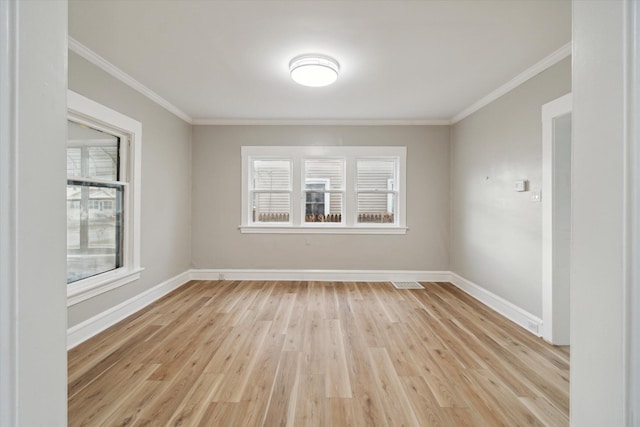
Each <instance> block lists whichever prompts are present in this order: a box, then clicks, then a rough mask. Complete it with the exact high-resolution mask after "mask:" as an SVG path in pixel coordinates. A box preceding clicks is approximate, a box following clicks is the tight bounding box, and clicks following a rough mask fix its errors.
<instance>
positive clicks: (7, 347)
mask: <svg viewBox="0 0 640 427" xmlns="http://www.w3.org/2000/svg"><path fill="white" fill-rule="evenodd" d="M15 14H16V3H15V0H11V1H0V22H1V23H2V24H1V25H0V29H1V30H0V40H2V42H1V43H0V93H2V97H0V342H1V343H2V345H1V346H0V425H3V426H4V425H7V426H8V425H17V417H16V409H15V408H16V395H17V393H16V390H17V383H16V368H17V365H16V363H17V360H18V359H17V345H16V318H15V246H14V242H15V227H14V224H15V212H14V207H15V202H14V198H15V191H14V185H15V177H14V167H13V162H12V160H13V159H12V157H13V153H14V152H15V151H14V149H15V126H14V117H15V116H14V111H15V97H14V88H15V73H14V66H15V63H16V60H15V53H16V52H15V46H16V40H15V34H16V31H15V30H16V19H15V17H16V15H15Z"/></svg>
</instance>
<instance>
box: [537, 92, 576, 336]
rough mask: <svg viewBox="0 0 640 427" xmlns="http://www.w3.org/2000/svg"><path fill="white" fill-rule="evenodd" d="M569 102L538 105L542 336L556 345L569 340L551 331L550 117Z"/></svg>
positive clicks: (566, 99) (568, 108)
mask: <svg viewBox="0 0 640 427" xmlns="http://www.w3.org/2000/svg"><path fill="white" fill-rule="evenodd" d="M572 105H573V102H572V95H571V94H570V93H569V94H567V95H565V96H562V97H560V98H558V99H555V100H553V101H551V102H549V103H547V104H544V105H543V106H542V338H544V340H545V341H548V342H550V343H552V344H557V345H566V344H569V343H568V342H565V341H567V340H568V337H558V336H554V333H553V307H554V287H553V257H554V254H553V182H554V179H553V169H554V167H553V164H554V146H553V137H554V132H553V121H554V119H555V118H556V117H560V116H564V115H566V114H570V113H571V110H572Z"/></svg>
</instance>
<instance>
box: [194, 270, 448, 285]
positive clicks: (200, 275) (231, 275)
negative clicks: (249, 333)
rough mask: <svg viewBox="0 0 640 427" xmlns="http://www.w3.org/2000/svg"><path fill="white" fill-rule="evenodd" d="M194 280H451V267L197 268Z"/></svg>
mask: <svg viewBox="0 0 640 427" xmlns="http://www.w3.org/2000/svg"><path fill="white" fill-rule="evenodd" d="M191 278H192V279H193V280H311V281H318V282H321V281H326V282H389V281H391V280H398V281H412V280H415V281H422V282H448V281H449V278H450V273H449V272H448V271H414V270H273V269H194V270H191Z"/></svg>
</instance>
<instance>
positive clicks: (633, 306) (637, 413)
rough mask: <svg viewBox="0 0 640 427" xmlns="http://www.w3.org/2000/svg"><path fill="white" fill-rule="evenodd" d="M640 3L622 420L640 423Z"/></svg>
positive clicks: (628, 146) (629, 72) (629, 80)
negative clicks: (623, 417) (623, 414)
mask: <svg viewBox="0 0 640 427" xmlns="http://www.w3.org/2000/svg"><path fill="white" fill-rule="evenodd" d="M639 73H640V4H638V2H635V1H634V2H628V3H627V4H626V7H625V86H626V88H627V89H626V90H625V91H624V93H625V94H626V99H625V103H626V111H625V125H626V138H625V139H626V141H625V169H626V171H625V173H624V176H625V177H626V181H625V183H624V189H625V191H624V203H625V209H624V212H625V219H624V222H623V227H624V228H623V235H624V236H625V242H624V246H625V248H624V252H625V257H624V258H625V259H624V275H625V276H624V281H625V291H624V298H625V304H624V307H625V313H624V326H623V328H624V331H623V332H624V335H623V336H624V340H625V348H624V352H625V353H624V361H623V366H624V369H625V372H624V378H625V379H626V381H625V382H626V384H625V393H624V396H625V397H624V399H625V404H624V408H625V418H626V420H625V421H626V424H627V425H630V426H632V425H638V424H639V423H640V259H639V257H640V220H639V219H638V218H640V125H639V124H638V123H639V121H640V75H639Z"/></svg>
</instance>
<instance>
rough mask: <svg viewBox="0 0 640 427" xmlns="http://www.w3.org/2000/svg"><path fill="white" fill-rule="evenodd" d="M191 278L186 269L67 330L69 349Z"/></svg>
mask: <svg viewBox="0 0 640 427" xmlns="http://www.w3.org/2000/svg"><path fill="white" fill-rule="evenodd" d="M189 280H191V274H190V271H185V272H183V273H180V274H178V275H177V276H174V277H172V278H170V279H169V280H165V281H164V282H162V283H160V284H159V285H156V286H154V287H153V288H151V289H148V290H146V291H144V292H142V293H140V294H138V295H136V296H134V297H133V298H130V299H128V300H126V301H124V302H122V303H120V304H118V305H116V306H114V307H112V308H110V309H108V310H106V311H103V312H102V313H100V314H97V315H95V316H93V317H92V318H90V319H87V320H85V321H84V322H81V323H79V324H77V325H75V326H72V327H71V328H69V329H68V330H67V350H69V349H72V348H73V347H75V346H77V345H78V344H80V343H82V342H84V341H86V340H88V339H89V338H91V337H93V336H94V335H96V334H98V333H100V332H102V331H104V330H105V329H107V328H108V327H110V326H113V325H115V324H116V323H118V322H119V321H121V320H122V319H124V318H126V317H128V316H130V315H132V314H134V313H135V312H137V311H138V310H141V309H143V308H144V307H146V306H148V305H149V304H151V303H152V302H154V301H156V300H158V299H160V298H162V297H163V296H165V295H166V294H168V293H169V292H171V291H173V290H174V289H177V288H179V287H180V286H182V285H184V284H185V283H187V282H189Z"/></svg>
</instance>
